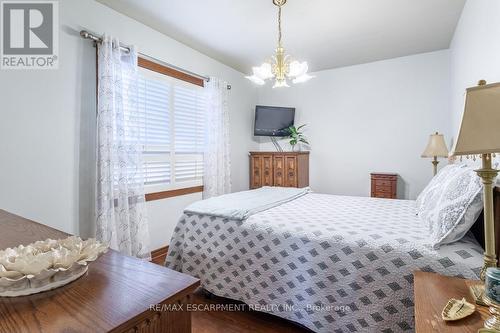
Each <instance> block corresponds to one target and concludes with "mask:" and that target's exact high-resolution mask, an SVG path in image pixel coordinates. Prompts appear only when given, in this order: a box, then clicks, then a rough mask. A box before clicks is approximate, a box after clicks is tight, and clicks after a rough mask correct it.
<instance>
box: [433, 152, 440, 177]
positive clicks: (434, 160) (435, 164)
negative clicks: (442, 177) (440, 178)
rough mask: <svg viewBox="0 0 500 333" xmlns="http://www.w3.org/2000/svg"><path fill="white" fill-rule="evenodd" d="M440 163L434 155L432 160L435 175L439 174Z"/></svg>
mask: <svg viewBox="0 0 500 333" xmlns="http://www.w3.org/2000/svg"><path fill="white" fill-rule="evenodd" d="M438 164H439V161H438V159H437V157H436V156H434V159H433V160H432V172H433V173H434V176H435V175H437V173H438Z"/></svg>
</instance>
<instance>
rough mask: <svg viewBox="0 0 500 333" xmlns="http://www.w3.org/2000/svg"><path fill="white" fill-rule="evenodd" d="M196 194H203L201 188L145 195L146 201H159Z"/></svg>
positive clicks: (187, 188)
mask: <svg viewBox="0 0 500 333" xmlns="http://www.w3.org/2000/svg"><path fill="white" fill-rule="evenodd" d="M198 192H203V186H193V187H185V188H179V189H175V190H169V191H161V192H153V193H147V194H146V201H154V200H161V199H166V198H172V197H178V196H181V195H186V194H192V193H198Z"/></svg>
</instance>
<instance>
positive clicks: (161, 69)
mask: <svg viewBox="0 0 500 333" xmlns="http://www.w3.org/2000/svg"><path fill="white" fill-rule="evenodd" d="M137 65H138V66H139V67H142V68H145V69H149V70H150V71H153V72H156V73H160V74H163V75H167V76H170V77H173V78H175V79H178V80H182V81H185V82H189V83H192V84H194V85H197V86H200V87H204V86H205V81H204V80H203V79H200V78H199V77H196V76H193V75H189V74H187V73H184V72H181V71H178V70H177V69H174V68H170V67H167V66H164V65H160V64H158V63H156V62H153V61H151V60H148V59H145V58H141V57H138V59H137Z"/></svg>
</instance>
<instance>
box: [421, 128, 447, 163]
mask: <svg viewBox="0 0 500 333" xmlns="http://www.w3.org/2000/svg"><path fill="white" fill-rule="evenodd" d="M422 157H448V148H447V147H446V143H445V142H444V136H443V134H439V133H438V132H436V134H431V135H430V137H429V142H428V143H427V147H425V150H424V152H423V153H422Z"/></svg>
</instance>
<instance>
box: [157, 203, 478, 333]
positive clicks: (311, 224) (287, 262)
mask: <svg viewBox="0 0 500 333" xmlns="http://www.w3.org/2000/svg"><path fill="white" fill-rule="evenodd" d="M427 236H428V230H427V227H426V226H424V225H423V224H422V223H421V222H420V220H419V219H418V217H417V216H416V214H415V202H414V201H410V200H387V199H377V198H365V197H348V196H334V195H326V194H316V193H310V194H307V195H305V196H302V197H300V198H298V199H295V200H293V201H290V202H287V203H284V204H282V205H279V206H276V207H273V208H271V209H268V210H266V211H263V212H260V213H257V214H255V215H252V216H250V217H249V218H248V219H246V220H243V221H236V220H230V219H227V218H220V217H214V216H208V215H198V214H184V215H183V216H182V217H181V218H180V220H179V222H178V225H177V226H176V228H175V231H174V235H173V238H172V241H171V243H170V247H169V253H168V255H167V260H166V265H167V266H168V267H170V268H172V269H175V270H177V271H180V272H184V273H187V274H189V275H192V276H196V277H198V278H199V279H200V280H201V284H202V286H203V288H205V289H206V290H208V291H209V292H211V293H213V294H215V295H218V296H222V297H227V298H231V299H235V300H240V301H243V302H245V303H247V304H248V305H249V306H250V308H252V309H254V310H258V311H264V312H269V313H273V314H275V315H277V316H280V317H282V318H285V319H288V320H291V321H294V322H297V323H300V324H302V325H304V326H306V327H308V328H310V329H311V330H313V331H315V332H325V333H326V332H329V333H330V332H404V331H413V330H414V318H413V308H414V303H413V275H412V272H413V271H415V270H422V271H426V272H437V273H440V274H444V275H449V276H457V277H463V278H474V279H475V278H477V277H478V276H479V271H480V268H481V265H482V252H483V250H482V248H481V247H480V245H479V244H478V243H477V242H476V240H475V239H474V238H473V237H472V236H470V235H467V236H465V237H464V238H463V239H462V240H460V241H458V242H455V243H453V244H449V245H444V246H441V248H440V249H438V250H435V249H433V248H432V247H431V246H430V245H428V244H427Z"/></svg>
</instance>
